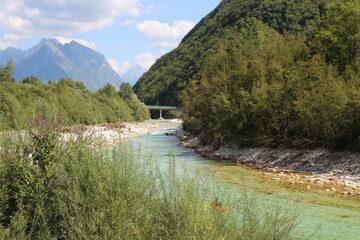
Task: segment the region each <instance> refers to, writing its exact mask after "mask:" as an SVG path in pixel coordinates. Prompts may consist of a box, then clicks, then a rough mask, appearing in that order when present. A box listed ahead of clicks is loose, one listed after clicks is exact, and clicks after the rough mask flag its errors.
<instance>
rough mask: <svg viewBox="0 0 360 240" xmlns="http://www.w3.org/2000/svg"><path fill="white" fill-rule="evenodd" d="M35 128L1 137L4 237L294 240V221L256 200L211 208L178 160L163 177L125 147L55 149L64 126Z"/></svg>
mask: <svg viewBox="0 0 360 240" xmlns="http://www.w3.org/2000/svg"><path fill="white" fill-rule="evenodd" d="M32 124H33V125H35V127H36V128H35V129H32V130H30V132H29V133H28V134H27V135H26V137H24V136H19V135H9V136H8V137H7V138H5V137H2V138H1V140H2V142H1V149H2V156H1V162H0V164H1V168H0V196H1V198H0V223H1V225H0V237H1V238H3V239H269V240H270V239H293V238H294V237H292V234H293V232H292V230H293V226H294V221H295V220H294V218H292V216H289V215H284V212H283V211H278V210H279V208H277V209H275V210H277V211H275V212H269V211H270V210H269V209H268V208H266V210H265V211H261V210H260V208H258V207H256V206H255V205H253V204H252V203H254V202H255V201H254V199H252V198H248V197H244V198H243V199H242V201H241V203H240V204H235V205H234V207H229V210H228V211H227V212H221V211H216V210H213V209H207V208H204V205H206V204H209V202H210V201H211V200H212V199H213V196H212V195H211V194H210V192H211V191H208V190H207V188H206V187H204V186H203V185H202V184H201V183H200V181H199V179H198V178H196V177H194V178H190V177H188V176H186V175H184V176H183V177H179V176H177V175H176V167H175V160H173V159H170V167H169V169H168V171H167V172H166V173H163V172H160V171H159V170H158V168H157V167H156V165H155V164H152V162H151V161H150V159H141V158H139V157H138V156H139V155H135V154H134V152H133V150H132V149H131V148H130V147H128V146H126V145H118V146H117V147H115V148H114V149H108V148H105V147H104V146H102V145H101V142H97V141H95V142H94V141H92V142H91V141H90V140H89V139H87V138H85V137H82V135H81V133H80V134H79V135H78V136H77V138H76V139H75V138H74V139H70V140H69V141H68V142H61V144H56V143H59V140H60V139H59V135H58V128H57V127H56V128H55V129H54V127H53V126H52V125H48V123H46V124H45V123H44V122H42V120H40V121H37V122H34V123H32ZM53 130H54V131H53ZM35 131H36V133H40V135H36V134H34V133H35ZM37 136H42V137H37ZM49 156H51V157H50V158H49ZM44 166H46V167H44ZM229 202H230V201H229ZM229 206H230V205H229ZM239 220H242V221H239Z"/></svg>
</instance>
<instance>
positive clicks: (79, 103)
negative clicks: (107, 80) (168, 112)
mask: <svg viewBox="0 0 360 240" xmlns="http://www.w3.org/2000/svg"><path fill="white" fill-rule="evenodd" d="M13 73H14V67H13V65H12V62H11V61H10V62H8V63H7V64H6V66H2V67H1V68H0V131H3V130H9V129H22V128H24V127H25V126H26V124H27V121H28V120H29V119H34V118H36V117H38V116H41V117H42V118H43V119H44V120H46V121H56V120H61V121H62V123H63V124H66V125H74V124H86V125H93V124H97V123H105V122H109V123H119V122H123V121H143V120H146V119H149V113H148V110H147V108H146V106H145V105H144V104H143V103H141V102H140V101H139V100H138V98H137V96H136V95H135V94H134V93H133V91H132V88H131V86H130V85H129V84H128V83H123V84H122V85H121V86H120V90H119V91H116V89H115V87H113V86H112V85H110V84H107V85H105V86H104V87H103V88H101V89H99V90H98V91H96V92H93V91H89V90H87V89H86V87H85V85H84V84H83V83H82V82H77V81H74V80H72V79H60V80H59V82H58V83H55V82H53V81H49V83H48V84H44V83H42V82H41V81H40V80H39V79H38V78H36V77H32V76H29V77H26V78H25V79H23V80H22V81H21V82H15V80H14V79H13V77H12V75H13Z"/></svg>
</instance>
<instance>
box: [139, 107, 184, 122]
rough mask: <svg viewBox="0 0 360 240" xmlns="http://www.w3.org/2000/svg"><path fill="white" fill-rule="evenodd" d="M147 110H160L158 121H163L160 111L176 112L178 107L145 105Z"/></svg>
mask: <svg viewBox="0 0 360 240" xmlns="http://www.w3.org/2000/svg"><path fill="white" fill-rule="evenodd" d="M146 107H147V108H148V109H149V110H160V117H159V119H163V117H162V110H176V109H178V107H175V106H157V105H146Z"/></svg>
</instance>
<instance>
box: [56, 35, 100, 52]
mask: <svg viewBox="0 0 360 240" xmlns="http://www.w3.org/2000/svg"><path fill="white" fill-rule="evenodd" d="M55 39H56V40H58V41H59V42H60V43H62V44H65V43H70V42H71V41H76V42H78V43H80V44H81V45H84V46H86V47H88V48H91V49H94V50H96V43H95V42H92V41H86V40H83V39H79V38H66V37H55Z"/></svg>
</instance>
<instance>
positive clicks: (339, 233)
mask: <svg viewBox="0 0 360 240" xmlns="http://www.w3.org/2000/svg"><path fill="white" fill-rule="evenodd" d="M154 122H156V123H158V124H161V125H163V126H164V128H160V129H156V130H154V132H153V133H152V134H151V135H146V136H138V137H133V138H130V141H131V143H132V145H133V146H134V147H135V148H138V146H141V147H140V149H141V151H143V152H147V153H148V154H151V156H152V159H153V160H155V161H156V162H157V164H158V165H159V167H160V169H164V170H165V169H166V167H167V166H168V164H169V157H170V155H174V156H175V158H176V164H177V165H180V166H186V168H187V169H193V170H194V171H195V169H196V171H197V174H200V175H201V176H202V178H203V179H204V178H205V180H206V181H207V182H209V183H211V184H214V185H216V186H217V187H218V188H220V189H221V190H222V191H224V192H226V193H227V194H230V195H233V196H236V195H239V194H241V193H242V191H243V189H244V184H245V185H246V188H247V189H250V190H251V191H253V192H255V194H256V196H257V197H258V198H261V200H262V201H264V202H269V203H280V204H284V205H289V204H290V205H291V206H293V207H294V208H295V209H298V210H299V213H300V219H301V221H300V223H299V224H298V225H297V227H296V231H297V232H300V233H307V234H308V233H309V234H311V233H314V232H315V235H314V239H326V240H327V239H341V240H342V239H345V240H347V239H348V240H356V239H359V240H360V203H358V204H357V203H356V202H355V204H352V206H351V207H350V206H349V207H348V206H347V204H346V199H344V198H339V197H338V198H336V197H331V196H328V195H327V194H320V193H311V192H302V191H297V190H296V189H289V188H286V187H284V186H282V185H279V184H278V185H276V184H275V183H267V182H263V181H259V180H258V179H256V178H254V177H253V175H252V173H253V172H252V170H251V169H249V168H247V167H244V166H241V165H236V164H233V163H229V162H227V161H220V160H216V159H211V158H204V157H202V156H200V155H199V154H197V153H194V152H191V151H189V150H188V149H187V148H185V147H183V146H181V145H180V142H179V139H178V138H177V137H175V136H167V135H165V134H164V133H166V132H171V131H174V130H176V129H178V128H179V127H180V124H179V123H166V122H158V121H154ZM269 193H271V194H269ZM333 203H335V204H333ZM336 203H338V204H336Z"/></svg>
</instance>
